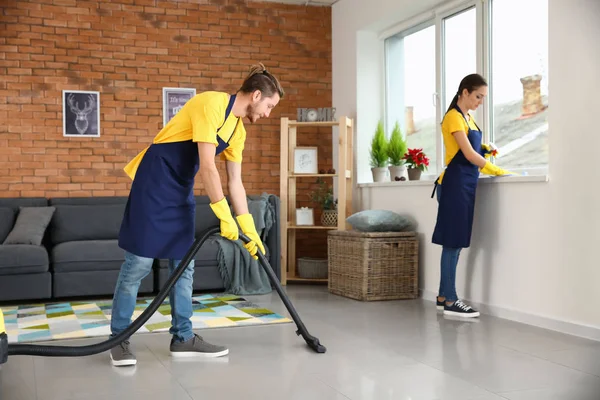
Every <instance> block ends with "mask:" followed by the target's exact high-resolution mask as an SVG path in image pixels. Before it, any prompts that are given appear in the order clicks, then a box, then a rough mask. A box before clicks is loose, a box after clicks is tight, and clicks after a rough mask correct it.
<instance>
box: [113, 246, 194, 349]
mask: <svg viewBox="0 0 600 400" xmlns="http://www.w3.org/2000/svg"><path fill="white" fill-rule="evenodd" d="M153 261H154V260H153V259H152V258H146V257H139V256H136V255H135V254H131V253H129V252H125V262H124V263H123V265H122V266H121V272H120V273H119V278H118V280H117V286H116V288H115V294H114V296H113V304H112V316H111V322H110V329H111V333H112V335H111V336H116V335H118V334H119V333H121V332H122V331H124V330H125V329H126V328H127V327H128V326H129V325H130V324H131V317H132V315H133V311H134V309H135V304H136V300H137V294H138V289H139V287H140V283H141V282H142V279H144V278H145V277H146V276H147V275H148V274H149V273H150V272H151V271H152V263H153ZM180 261H181V260H169V273H170V274H172V273H173V271H174V270H175V269H176V268H177V266H178V265H179V263H180ZM193 282H194V260H192V261H191V262H190V263H189V265H188V266H187V268H186V269H185V271H184V272H183V274H182V275H181V277H180V278H179V280H178V281H177V282H176V283H175V286H174V287H173V289H171V292H170V293H169V302H170V305H171V329H170V330H169V333H171V334H172V335H173V336H174V338H175V340H177V341H182V342H184V341H187V340H189V339H191V338H192V337H194V333H193V332H192V321H191V317H192V314H193V309H192V290H193Z"/></svg>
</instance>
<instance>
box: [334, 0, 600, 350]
mask: <svg viewBox="0 0 600 400" xmlns="http://www.w3.org/2000/svg"><path fill="white" fill-rule="evenodd" d="M368 3H369V6H368V7H364V6H361V4H364V3H362V1H361V0H342V1H340V2H338V3H337V4H335V5H334V6H333V103H334V106H335V107H337V110H338V115H345V114H346V115H350V116H352V117H353V118H356V120H357V124H358V129H357V132H356V135H357V138H356V143H358V144H359V145H358V146H356V154H355V157H356V159H357V162H356V163H357V168H358V169H359V171H357V173H358V175H362V176H363V177H365V176H366V177H368V176H369V174H370V171H369V166H368V142H369V141H370V137H371V135H372V131H373V129H372V127H374V126H375V124H376V121H377V120H378V119H379V118H381V117H382V115H383V108H382V106H383V103H382V100H381V87H372V86H371V84H372V82H375V81H376V80H378V79H379V80H381V79H383V77H382V76H381V75H378V74H382V73H383V67H382V64H381V65H380V66H379V67H376V68H374V69H372V70H370V72H368V73H369V74H371V76H370V77H369V78H368V82H369V84H361V82H362V81H363V80H362V78H361V79H358V77H357V71H358V70H360V69H361V66H363V65H367V64H372V63H373V62H374V61H373V60H372V59H370V60H364V57H366V56H367V55H366V53H365V54H362V53H361V48H362V46H364V45H366V44H367V43H364V42H363V41H361V40H357V37H362V38H366V39H369V38H370V40H371V42H370V44H371V45H376V43H375V42H377V40H376V36H375V35H374V34H373V31H377V30H380V29H382V28H385V25H383V26H382V25H381V24H376V22H377V21H378V19H380V18H381V19H383V18H386V20H387V22H388V23H389V18H390V16H395V17H396V18H397V20H402V19H407V18H410V17H411V16H414V15H415V14H417V13H419V12H421V11H425V9H429V8H430V7H431V5H432V3H439V2H435V1H428V2H427V4H420V6H421V8H420V9H415V7H416V6H415V5H414V4H413V5H411V6H410V7H411V10H408V8H407V7H408V5H409V4H410V3H422V2H412V1H410V0H395V1H392V0H389V1H388V0H370V1H369V2H368ZM423 3H425V2H423ZM406 10H408V11H406ZM548 12H549V96H550V106H549V116H548V121H549V153H550V155H549V174H550V180H549V181H548V182H533V181H524V182H517V181H514V180H511V179H506V178H502V180H504V182H502V183H501V182H499V181H497V182H494V183H491V182H490V180H489V179H485V180H482V183H481V184H480V186H479V189H478V199H477V209H476V221H475V226H474V232H473V242H472V247H471V249H469V250H465V251H464V252H463V254H462V256H461V260H460V264H459V270H458V275H457V290H458V292H459V295H460V296H463V297H465V298H467V299H470V300H471V301H473V302H474V303H475V304H476V305H479V306H480V307H482V310H483V311H486V312H489V313H492V314H495V315H500V316H503V317H506V318H511V319H515V320H519V321H523V322H527V323H532V324H536V325H540V326H544V327H548V328H551V329H557V330H562V331H565V332H571V333H574V334H579V335H583V336H588V337H594V338H597V339H600V312H598V307H597V305H596V302H597V300H596V299H597V298H598V296H599V295H600V291H599V290H598V288H599V286H600V259H599V258H598V257H597V249H598V248H600V191H599V186H600V171H599V170H598V168H600V157H599V156H597V155H596V153H597V152H598V150H600V132H599V131H598V128H597V114H596V113H597V112H598V110H599V109H600V96H598V93H600V74H599V73H598V71H599V70H600V46H598V45H597V44H596V43H595V41H596V40H597V38H598V37H600V2H599V1H597V0H549V10H548ZM365 31H366V32H369V31H371V35H370V36H369V35H367V34H365V33H364V32H365ZM366 41H367V42H368V40H366ZM359 44H362V46H359ZM368 57H372V55H368ZM380 63H381V61H380ZM371 101H372V103H371ZM365 143H366V146H365ZM365 160H366V161H367V162H366V164H365ZM367 180H370V178H367V179H360V180H359V181H363V182H364V181H367ZM360 186H361V187H359V188H357V189H356V191H357V193H356V198H357V199H359V204H358V209H369V208H383V209H390V210H394V211H397V212H401V213H407V214H410V215H412V216H414V217H415V218H416V219H417V221H418V223H419V228H418V230H419V232H420V233H421V239H422V241H421V282H420V286H421V287H422V289H423V290H424V294H425V296H427V298H428V299H433V296H435V294H436V293H437V289H438V285H439V256H440V248H439V246H436V245H433V244H431V234H432V231H433V227H434V224H435V218H436V210H437V208H436V207H437V203H436V202H435V200H434V199H430V198H429V197H430V195H431V190H432V186H431V185H426V186H424V185H423V184H422V183H421V184H410V183H409V184H404V186H403V187H397V186H389V185H388V186H383V187H382V186H369V185H366V186H365V185H360Z"/></svg>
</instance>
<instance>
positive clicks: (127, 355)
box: [110, 340, 137, 367]
mask: <svg viewBox="0 0 600 400" xmlns="http://www.w3.org/2000/svg"><path fill="white" fill-rule="evenodd" d="M110 359H111V360H112V365H114V366H115V367H125V366H128V365H135V364H136V363H137V359H136V358H135V355H134V354H133V353H132V352H131V350H130V349H129V341H128V340H126V341H124V342H122V343H121V344H119V345H117V346H115V347H113V348H112V349H111V350H110Z"/></svg>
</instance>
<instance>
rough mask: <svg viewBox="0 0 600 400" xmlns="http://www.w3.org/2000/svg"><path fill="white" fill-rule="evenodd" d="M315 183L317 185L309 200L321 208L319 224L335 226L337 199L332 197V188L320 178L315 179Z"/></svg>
mask: <svg viewBox="0 0 600 400" xmlns="http://www.w3.org/2000/svg"><path fill="white" fill-rule="evenodd" d="M317 184H318V185H319V186H318V188H317V190H315V191H314V192H312V194H311V200H312V201H313V202H314V203H315V204H317V205H318V206H320V207H321V209H322V210H323V213H322V214H321V224H323V226H336V225H337V220H338V215H337V200H334V199H333V188H332V187H331V186H330V185H328V184H327V182H325V180H324V179H322V178H318V179H317Z"/></svg>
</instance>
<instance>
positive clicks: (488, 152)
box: [481, 143, 498, 158]
mask: <svg viewBox="0 0 600 400" xmlns="http://www.w3.org/2000/svg"><path fill="white" fill-rule="evenodd" d="M497 154H498V149H497V148H496V146H494V144H493V143H490V144H482V145H481V155H482V156H483V157H485V158H490V157H491V156H494V157H495V156H496V155H497Z"/></svg>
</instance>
